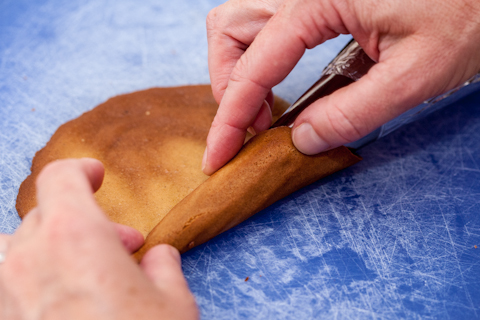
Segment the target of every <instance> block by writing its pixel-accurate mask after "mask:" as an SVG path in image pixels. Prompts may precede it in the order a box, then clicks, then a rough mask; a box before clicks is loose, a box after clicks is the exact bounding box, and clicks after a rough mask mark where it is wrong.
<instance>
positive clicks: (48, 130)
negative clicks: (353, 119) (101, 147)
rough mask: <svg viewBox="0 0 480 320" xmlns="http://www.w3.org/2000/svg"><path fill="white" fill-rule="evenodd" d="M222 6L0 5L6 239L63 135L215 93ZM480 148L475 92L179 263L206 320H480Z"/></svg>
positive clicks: (315, 64)
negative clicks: (158, 90) (20, 195)
mask: <svg viewBox="0 0 480 320" xmlns="http://www.w3.org/2000/svg"><path fill="white" fill-rule="evenodd" d="M220 3H221V1H207V0H203V1H200V0H199V1H187V0H176V1H153V0H145V1H141V2H139V1H134V0H126V1H108V0H95V1H93V0H85V1H79V0H71V1H61V0H36V1H31V0H11V1H9V0H3V1H0V221H1V223H0V231H1V232H7V233H12V232H14V230H15V229H16V228H17V227H18V225H19V223H20V220H19V218H18V216H17V214H16V211H15V199H16V194H17V192H18V187H19V185H20V183H21V182H22V181H23V180H24V179H25V177H26V176H27V175H28V174H29V168H30V165H31V160H32V157H33V156H34V154H35V152H36V151H37V150H38V149H40V148H42V147H43V146H44V145H45V143H46V142H47V141H48V140H49V138H50V136H51V135H52V134H53V132H54V131H55V130H56V128H57V127H58V126H59V125H61V124H62V123H64V122H66V121H68V120H70V119H72V118H75V117H77V116H79V115H80V114H81V113H83V112H85V111H87V110H90V109H91V108H93V107H94V106H96V105H98V104H99V103H101V102H103V101H105V100H106V99H108V98H109V97H112V96H115V95H118V94H122V93H126V92H132V91H135V90H140V89H145V88H149V87H153V86H174V85H185V84H198V83H208V82H209V75H208V66H207V41H206V32H205V18H206V15H207V13H208V11H209V10H210V9H211V8H213V7H215V6H216V5H219V4H220ZM347 41H348V38H347V37H341V38H339V39H336V40H333V41H330V42H328V43H327V44H325V45H322V46H321V47H319V48H317V49H315V50H311V51H309V52H308V53H307V55H306V56H305V57H304V59H303V60H302V61H301V63H300V64H299V66H298V67H297V68H296V69H295V70H294V72H293V73H292V74H291V75H290V76H289V77H288V78H287V79H286V80H285V81H284V82H283V83H282V84H281V85H279V86H278V87H277V88H276V89H275V92H276V94H278V95H280V96H282V97H284V98H285V99H287V100H289V101H293V100H295V98H296V97H298V96H299V95H300V94H301V93H302V92H303V91H304V90H305V89H306V88H308V87H309V86H310V84H312V83H313V82H314V81H315V80H316V78H317V77H318V75H319V74H320V72H321V70H322V68H323V67H324V66H325V65H326V64H327V63H328V61H330V59H331V58H333V56H334V55H335V54H336V53H337V52H338V50H340V49H341V48H342V46H343V45H344V44H345V43H346V42H347ZM479 141H480V91H477V92H476V93H473V94H470V95H468V96H467V97H465V98H462V99H461V100H458V101H456V102H453V103H452V105H451V106H450V107H448V108H446V109H443V110H441V111H439V112H437V113H436V114H434V115H431V116H429V117H428V118H425V119H424V120H421V121H419V122H416V123H413V124H411V125H408V126H407V127H404V128H401V129H400V130H398V131H396V132H394V133H392V134H391V135H389V136H387V137H385V138H383V139H382V140H379V141H376V142H374V143H372V144H370V145H368V146H367V147H365V148H363V149H362V150H361V151H360V154H361V155H362V156H363V157H364V160H363V161H362V162H360V163H358V164H357V165H355V166H353V167H351V168H349V169H346V170H344V171H342V172H339V173H337V174H334V175H333V176H330V177H328V178H326V179H323V180H321V181H318V182H317V183H314V184H313V185H311V186H309V187H306V188H304V189H302V190H300V191H298V192H296V193H295V194H292V195H291V196H289V197H287V198H285V199H283V200H281V201H279V202H277V203H276V204H274V205H272V206H271V207H269V208H267V209H266V210H264V211H262V212H261V213H259V214H257V215H256V216H254V217H253V218H251V219H250V220H248V221H246V222H245V223H243V224H241V225H239V226H237V227H236V228H233V229H232V230H230V231H227V232H225V233H224V234H222V235H220V236H219V237H217V238H215V239H213V240H212V241H210V242H208V243H206V244H204V245H202V246H200V247H197V248H195V249H193V250H191V251H190V252H188V253H186V254H184V255H183V268H184V271H185V275H186V277H187V279H188V283H189V285H190V287H191V289H192V291H193V293H194V294H195V297H196V299H197V302H198V304H199V307H200V309H201V313H202V316H203V318H204V319H267V318H268V319H308V318H323V317H325V318H336V319H373V318H380V319H398V318H410V319H417V318H418V319H420V318H421V319H429V318H434V319H442V318H456V319H467V318H470V319H471V318H480V306H479V305H480V263H479V261H480V249H476V248H475V246H476V245H478V246H480V214H479V212H480V142H479ZM247 277H248V279H249V280H248V281H245V279H246V278H247Z"/></svg>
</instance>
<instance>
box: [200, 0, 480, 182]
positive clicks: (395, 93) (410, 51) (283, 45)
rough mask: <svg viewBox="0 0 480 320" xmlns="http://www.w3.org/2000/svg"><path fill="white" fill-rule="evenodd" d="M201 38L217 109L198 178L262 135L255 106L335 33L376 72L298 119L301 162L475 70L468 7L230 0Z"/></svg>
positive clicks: (471, 5) (477, 42) (473, 3)
mask: <svg viewBox="0 0 480 320" xmlns="http://www.w3.org/2000/svg"><path fill="white" fill-rule="evenodd" d="M207 31H208V45H209V69H210V78H211V82H212V91H213V94H214V97H215V99H216V100H217V102H218V103H219V104H220V106H219V109H218V112H217V115H216V116H215V119H214V121H213V123H212V127H211V129H210V132H209V135H208V138H207V149H206V150H205V155H204V161H203V164H202V166H203V171H204V172H205V173H206V174H212V173H213V172H214V171H216V170H217V169H219V168H220V167H221V166H223V165H224V164H225V163H226V162H227V161H229V160H230V159H231V158H232V157H233V156H235V154H236V153H237V152H238V150H239V149H240V148H241V146H242V144H243V141H244V137H245V132H246V130H247V128H249V127H253V128H254V130H255V131H256V132H259V131H262V130H265V129H267V128H268V127H269V126H270V124H271V115H270V113H269V110H268V105H267V103H265V100H267V102H268V98H267V97H268V96H269V95H270V94H271V88H272V87H273V86H275V85H277V84H278V83H279V82H280V81H282V80H283V79H284V78H285V77H286V76H287V75H288V73H289V72H290V71H291V70H292V69H293V67H294V66H295V64H296V63H297V62H298V60H299V59H300V58H301V56H302V55H303V53H304V52H305V49H309V48H313V47H315V46H317V45H319V44H321V43H323V42H325V41H326V40H328V39H331V38H333V37H336V36H337V35H339V34H352V35H353V37H354V38H355V39H356V40H357V42H358V43H359V44H360V45H361V46H362V48H363V49H364V51H365V52H366V53H367V54H368V55H369V56H370V57H371V58H372V59H373V60H375V61H377V62H378V63H377V64H376V65H375V66H373V67H372V68H371V69H370V71H369V72H368V74H367V75H365V76H364V77H362V78H361V79H360V80H359V81H357V82H355V83H352V84H351V85H349V86H347V87H345V88H342V89H340V90H337V91H336V92H334V93H333V94H331V95H329V96H327V97H324V98H322V99H319V100H317V101H316V102H315V103H313V104H312V105H311V106H310V107H308V108H307V109H306V110H304V111H303V112H302V113H301V114H300V115H299V116H298V118H297V119H296V121H295V123H294V126H293V130H292V139H293V142H294V144H295V146H296V147H297V149H298V150H299V151H301V152H303V153H305V154H316V153H319V152H321V151H325V150H328V149H331V148H334V147H337V146H339V145H342V144H345V143H348V142H352V141H355V140H358V139H359V138H361V137H363V136H365V135H366V134H368V133H370V132H371V131H373V130H375V129H376V128H378V127H379V126H381V125H382V124H384V123H385V122H387V121H389V120H391V119H393V118H395V117H396V116H398V115H400V114H401V113H403V112H404V111H406V110H408V109H409V108H412V107H414V106H416V105H418V104H420V103H421V102H422V101H424V100H426V99H428V98H430V97H432V96H436V95H439V94H441V93H443V92H446V91H448V90H449V89H452V88H454V87H456V86H458V85H460V84H462V83H463V82H464V81H466V80H467V79H468V78H470V77H472V76H473V75H474V74H475V73H477V72H478V71H480V54H478V52H480V2H479V1H477V0H455V1H447V0H441V1H438V0H436V1H435V0H425V1H413V0H407V1H403V0H402V1H400V0H396V1H387V2H385V1H380V0H366V1H353V0H340V1H336V0H335V1H334V0H320V1H319V0H265V1H255V0H253V1H251V0H230V1H228V2H226V3H225V4H223V5H221V6H219V7H217V8H215V9H213V10H212V11H211V12H210V14H209V16H208V18H207Z"/></svg>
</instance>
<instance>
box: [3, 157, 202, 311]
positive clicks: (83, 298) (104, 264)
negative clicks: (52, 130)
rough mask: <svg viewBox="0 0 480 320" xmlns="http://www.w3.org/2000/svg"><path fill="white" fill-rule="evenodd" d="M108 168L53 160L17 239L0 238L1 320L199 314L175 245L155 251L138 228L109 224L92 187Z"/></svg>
mask: <svg viewBox="0 0 480 320" xmlns="http://www.w3.org/2000/svg"><path fill="white" fill-rule="evenodd" d="M103 173H104V169H103V166H102V164H101V163H100V162H98V161H96V160H93V159H81V160H64V161H57V162H55V163H53V164H50V165H48V166H47V167H46V168H45V169H44V170H43V171H42V173H41V174H40V176H39V177H38V180H37V200H38V206H37V207H36V208H34V209H33V210H32V211H31V212H30V213H29V214H28V215H27V216H26V217H25V219H24V221H23V222H22V224H21V225H20V227H19V228H18V230H17V232H16V233H15V234H14V235H13V236H8V235H0V252H1V253H5V255H6V258H5V260H4V262H3V263H2V264H0V318H1V319H40V318H41V319H153V318H161V317H165V318H168V319H193V318H197V317H198V314H197V308H196V305H195V300H194V298H193V296H192V294H191V293H190V291H189V289H188V285H187V283H186V281H185V278H184V277H183V274H182V270H181V266H180V255H179V253H178V251H177V250H176V249H174V248H173V247H170V246H168V245H161V246H157V247H155V248H153V249H151V250H150V251H149V252H148V253H147V254H146V255H145V257H144V258H143V260H142V262H141V265H140V266H138V265H137V264H136V263H135V262H134V260H133V259H132V258H131V257H130V254H131V252H132V251H134V250H136V249H137V248H138V247H139V246H141V245H142V243H143V236H142V235H141V234H140V233H139V232H138V231H137V230H135V229H132V228H130V227H127V226H122V225H116V224H113V223H111V222H110V221H109V220H108V219H107V217H106V216H105V215H104V214H103V212H102V210H101V209H100V207H98V205H97V204H96V202H95V199H94V197H93V192H94V191H95V190H97V189H98V188H99V187H100V185H101V183H102V180H103Z"/></svg>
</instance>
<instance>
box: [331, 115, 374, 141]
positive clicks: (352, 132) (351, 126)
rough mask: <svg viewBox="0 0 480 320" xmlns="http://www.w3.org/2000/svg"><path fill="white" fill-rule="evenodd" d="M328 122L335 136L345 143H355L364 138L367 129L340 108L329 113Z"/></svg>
mask: <svg viewBox="0 0 480 320" xmlns="http://www.w3.org/2000/svg"><path fill="white" fill-rule="evenodd" d="M327 120H328V123H329V126H330V128H331V130H332V132H333V134H334V135H336V136H337V137H340V139H342V140H343V143H349V142H353V141H355V140H358V139H360V138H361V137H363V136H364V134H363V132H364V131H365V129H364V128H362V127H361V126H359V125H358V124H357V121H354V120H353V119H351V118H350V117H349V116H348V115H347V113H345V112H343V111H342V109H341V108H340V107H336V108H332V109H330V110H329V112H327ZM366 133H368V132H365V134H366Z"/></svg>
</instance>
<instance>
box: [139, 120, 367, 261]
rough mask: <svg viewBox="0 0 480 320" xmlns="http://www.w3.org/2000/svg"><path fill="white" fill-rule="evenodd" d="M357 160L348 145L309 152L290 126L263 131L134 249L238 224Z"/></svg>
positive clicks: (199, 238)
mask: <svg viewBox="0 0 480 320" xmlns="http://www.w3.org/2000/svg"><path fill="white" fill-rule="evenodd" d="M358 161H360V157H358V156H356V155H355V154H353V153H352V152H351V151H350V150H349V149H348V148H346V147H339V148H336V149H333V150H329V151H326V152H323V153H320V154H318V155H314V156H307V155H304V154H302V153H300V152H299V151H298V150H297V149H296V148H295V147H294V145H293V143H292V139H291V129H290V128H288V127H278V128H274V129H270V130H267V131H265V132H263V133H261V134H259V135H257V136H255V137H253V138H252V139H251V140H250V141H248V142H247V143H246V144H245V145H244V146H243V148H242V150H240V152H239V153H238V154H237V156H236V157H235V158H233V159H232V160H231V161H230V162H229V163H227V164H226V165H225V166H224V167H223V168H221V169H220V170H218V171H217V172H215V173H214V174H213V175H212V176H211V177H210V178H208V179H207V180H206V181H205V182H203V183H202V184H201V185H200V186H199V187H198V188H197V189H195V190H194V191H193V192H192V193H190V194H189V195H188V196H187V197H186V198H185V199H183V200H182V201H180V202H179V203H178V204H177V205H176V206H175V207H174V208H173V209H172V210H171V211H170V212H169V213H168V214H167V215H166V216H165V218H163V219H162V221H160V223H159V224H158V225H157V226H156V227H155V228H154V229H153V230H152V231H151V232H150V233H149V235H148V236H147V239H146V241H145V244H144V245H143V247H142V248H140V249H139V251H137V252H136V253H135V258H136V259H137V260H141V258H142V257H143V255H144V254H145V253H146V252H147V251H148V250H149V249H150V248H151V247H153V246H155V245H157V244H159V243H167V244H170V245H172V246H174V247H176V248H177V249H178V250H179V251H180V252H182V253H183V252H185V251H187V250H190V249H191V248H193V247H195V246H197V245H199V244H202V243H204V242H206V241H208V240H209V239H211V238H213V237H214V236H216V235H218V234H220V233H222V232H224V231H226V230H228V229H230V228H232V227H234V226H236V225H237V224H239V223H241V222H242V221H244V220H246V219H248V218H249V217H251V216H252V215H254V214H255V213H257V212H258V211H260V210H262V209H264V208H266V207H268V206H269V205H271V204H272V203H274V202H275V201H278V200H280V199H282V198H283V197H285V196H287V195H289V194H290V193H292V192H295V191H296V190H298V189H300V188H302V187H304V186H306V185H309V184H310V183H312V182H314V181H316V180H318V179H321V178H323V177H326V176H328V175H330V174H332V173H334V172H336V171H339V170H341V169H344V168H346V167H348V166H351V165H353V164H355V163H357V162H358Z"/></svg>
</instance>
